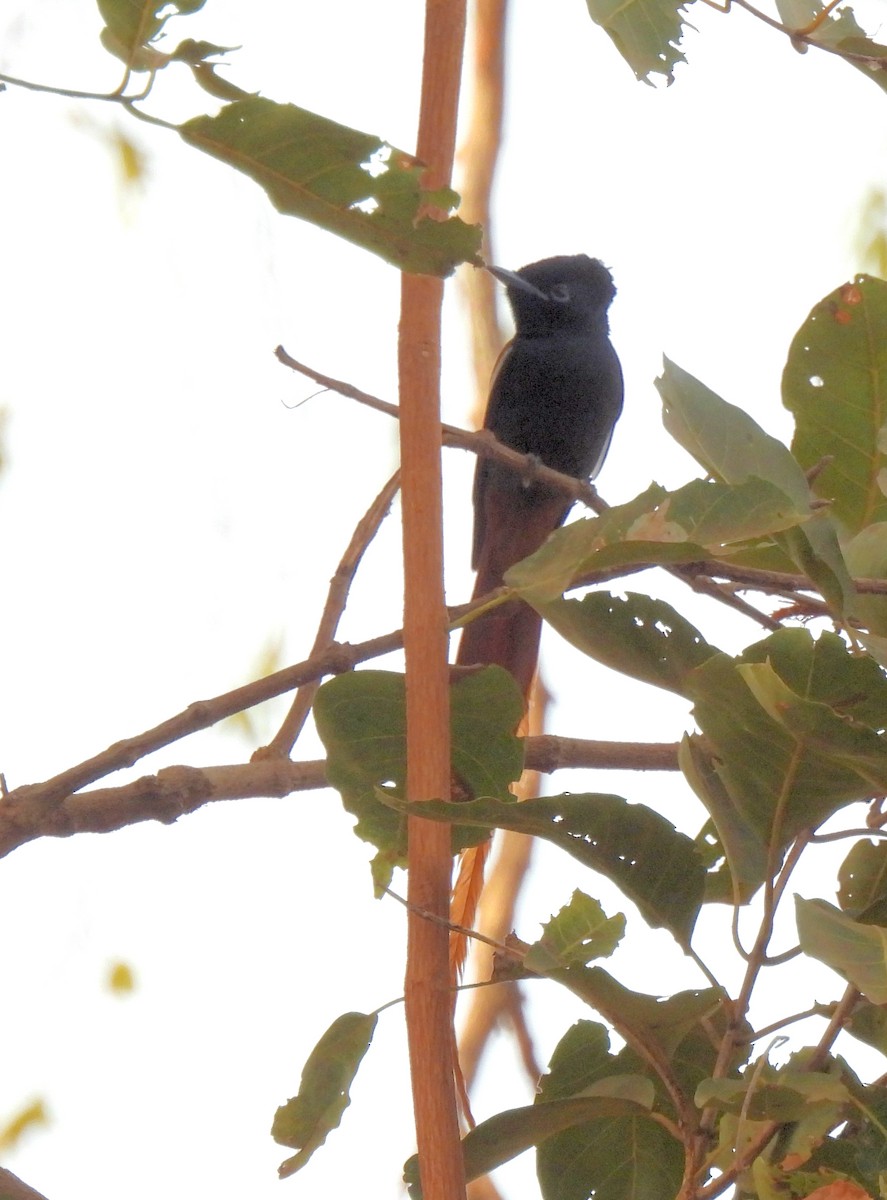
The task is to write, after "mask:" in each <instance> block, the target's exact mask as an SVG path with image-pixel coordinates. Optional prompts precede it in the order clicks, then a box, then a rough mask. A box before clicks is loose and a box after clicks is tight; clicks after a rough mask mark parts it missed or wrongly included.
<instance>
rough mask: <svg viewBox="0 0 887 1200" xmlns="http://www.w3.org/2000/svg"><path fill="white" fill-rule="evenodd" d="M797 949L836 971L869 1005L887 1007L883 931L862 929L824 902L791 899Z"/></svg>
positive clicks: (886, 956) (877, 927)
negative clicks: (858, 991)
mask: <svg viewBox="0 0 887 1200" xmlns="http://www.w3.org/2000/svg"><path fill="white" fill-rule="evenodd" d="M795 916H796V918H797V922H798V937H799V939H800V942H801V949H802V950H803V951H804V953H805V954H809V955H810V956H811V958H817V959H819V961H820V962H824V963H825V964H826V966H829V967H831V968H832V970H833V971H837V972H838V974H839V975H841V976H843V977H844V978H845V979H848V980H849V981H850V982H851V983H852V984H854V985H855V986H856V987H857V988H859V990H860V992H862V994H863V996H865V997H866V998H867V999H868V1000H871V1002H872V1003H873V1004H887V929H884V928H883V927H881V926H880V925H863V924H861V923H860V922H859V921H854V920H853V918H852V917H848V916H846V915H845V914H844V913H842V912H841V910H840V909H838V908H835V907H834V906H833V905H831V904H826V902H825V901H824V900H804V899H802V898H801V897H800V896H796V897H795Z"/></svg>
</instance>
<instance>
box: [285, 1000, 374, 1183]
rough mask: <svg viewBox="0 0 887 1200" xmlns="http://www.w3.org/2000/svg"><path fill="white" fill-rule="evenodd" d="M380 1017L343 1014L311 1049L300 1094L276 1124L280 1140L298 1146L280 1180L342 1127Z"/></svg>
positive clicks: (354, 1013)
mask: <svg viewBox="0 0 887 1200" xmlns="http://www.w3.org/2000/svg"><path fill="white" fill-rule="evenodd" d="M377 1020H378V1017H377V1016H376V1014H375V1013H370V1014H367V1013H357V1012H351V1013H344V1014H343V1015H342V1016H341V1017H336V1019H335V1021H333V1023H332V1025H330V1027H329V1029H327V1031H326V1033H325V1034H324V1035H323V1037H322V1038H321V1039H320V1041H319V1042H318V1043H317V1045H316V1046H315V1047H314V1049H313V1050H312V1051H311V1054H310V1055H309V1056H308V1061H307V1062H306V1063H305V1066H304V1068H303V1069H302V1082H301V1084H300V1086H299V1094H298V1096H294V1097H293V1098H292V1099H291V1100H287V1102H286V1104H283V1105H281V1107H280V1108H278V1110H277V1112H276V1114H275V1116H274V1123H273V1125H272V1127H271V1136H272V1137H273V1138H274V1140H275V1141H276V1142H278V1143H279V1144H280V1145H281V1146H289V1147H291V1148H292V1149H293V1150H298V1151H299V1153H298V1154H294V1155H293V1156H292V1157H291V1158H288V1159H286V1160H285V1161H284V1162H283V1163H281V1165H280V1167H279V1169H278V1174H279V1175H280V1178H281V1179H285V1178H286V1177H287V1176H288V1175H294V1174H295V1172H296V1171H298V1170H300V1169H301V1168H302V1167H304V1165H305V1163H306V1162H307V1161H308V1160H309V1158H310V1157H311V1155H312V1154H313V1153H314V1151H315V1150H317V1149H319V1147H320V1146H322V1145H323V1143H324V1142H325V1141H326V1138H327V1134H328V1133H330V1132H331V1130H333V1129H335V1128H336V1127H337V1126H338V1124H339V1122H340V1121H341V1119H342V1114H343V1112H344V1111H345V1109H346V1108H347V1107H348V1105H349V1104H350V1103H351V1097H350V1095H349V1088H350V1087H351V1083H352V1081H353V1080H354V1076H355V1075H356V1074H357V1068H358V1067H359V1066H360V1063H361V1060H362V1059H363V1056H364V1055H365V1054H366V1052H367V1050H368V1049H369V1047H370V1042H372V1040H373V1033H374V1032H375V1029H376V1021H377Z"/></svg>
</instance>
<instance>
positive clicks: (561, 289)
mask: <svg viewBox="0 0 887 1200" xmlns="http://www.w3.org/2000/svg"><path fill="white" fill-rule="evenodd" d="M548 294H549V296H550V297H551V299H552V300H557V302H558V304H566V303H567V302H568V301H569V299H570V289H569V288H568V287H567V285H566V284H565V283H556V284H555V285H554V287H553V288H552V289H551V291H550V292H549V293H548Z"/></svg>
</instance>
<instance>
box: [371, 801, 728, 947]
mask: <svg viewBox="0 0 887 1200" xmlns="http://www.w3.org/2000/svg"><path fill="white" fill-rule="evenodd" d="M391 803H392V804H393V805H395V806H396V807H397V808H398V809H399V810H400V811H404V804H403V802H402V801H400V800H397V799H395V798H392V800H391ZM410 812H411V813H413V814H415V815H416V816H421V817H427V818H429V819H430V820H432V821H447V822H453V821H458V822H459V824H460V825H478V826H480V827H481V828H484V829H491V828H498V829H513V830H514V831H515V832H517V833H526V834H530V835H532V836H534V837H544V838H545V839H546V840H547V841H550V842H553V843H554V845H556V846H559V847H560V848H561V849H562V850H566V851H567V853H569V854H572V855H573V857H574V858H577V859H578V860H579V861H580V862H581V863H583V864H584V865H585V866H587V867H591V868H592V870H594V871H598V872H599V873H600V874H601V875H603V876H605V878H607V879H610V880H612V882H613V883H615V884H616V886H617V887H618V888H619V889H620V890H621V891H622V892H623V894H624V895H625V896H627V897H628V898H629V899H630V900H632V901H633V902H634V903H635V904H636V905H637V907H638V909H639V911H640V913H641V916H642V917H643V918H644V920H645V921H647V922H648V924H650V925H652V926H653V927H654V928H665V929H668V930H669V932H670V933H671V934H672V935H673V936H674V937H675V938H676V939H677V940H678V942H679V943H680V944H681V945H682V946H686V945H688V943H689V939H690V934H691V933H692V930H693V923H694V922H695V920H696V915H697V913H698V912H699V906H700V904H701V902H702V895H703V890H704V887H705V872H704V869H703V867H702V864H701V863H700V861H699V859H698V857H697V855H696V848H695V846H694V844H693V842H692V841H691V840H690V838H688V837H686V836H685V835H684V834H682V833H678V831H677V830H676V829H675V827H674V826H673V825H672V824H670V823H669V822H668V821H666V820H665V818H664V817H661V816H659V814H658V813H655V812H653V810H652V809H649V808H645V807H644V805H643V804H629V803H628V802H627V801H626V800H623V799H622V797H621V796H611V795H601V794H587V795H582V794H575V795H574V794H570V793H568V794H566V795H563V796H541V797H538V798H536V799H533V800H524V801H522V802H521V803H520V804H509V803H503V802H502V801H499V800H486V799H482V800H472V801H468V802H462V803H454V804H447V803H444V802H442V801H439V800H429V801H425V802H422V803H418V804H415V805H414V806H413V807H411V808H410Z"/></svg>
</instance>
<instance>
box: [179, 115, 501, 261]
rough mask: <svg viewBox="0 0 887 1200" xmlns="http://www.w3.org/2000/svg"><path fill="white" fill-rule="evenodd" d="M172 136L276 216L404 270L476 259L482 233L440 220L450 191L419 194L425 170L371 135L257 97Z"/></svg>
mask: <svg viewBox="0 0 887 1200" xmlns="http://www.w3.org/2000/svg"><path fill="white" fill-rule="evenodd" d="M179 133H180V135H181V137H182V138H183V139H184V140H185V141H186V142H188V143H189V144H190V145H192V146H196V147H197V148H198V150H203V151H205V152H206V153H207V154H211V155H212V156H213V157H214V158H219V159H221V160H222V162H225V163H227V164H228V165H229V166H232V167H235V168H236V169H237V170H238V171H242V172H243V173H244V174H245V175H248V176H249V177H250V178H251V179H254V180H255V182H256V183H258V184H259V185H260V186H261V187H262V188H264V189H265V191H266V192H267V194H268V198H269V199H270V200H271V203H272V204H273V205H274V206H275V208H277V209H278V211H280V212H282V213H286V214H287V215H288V216H294V217H300V218H301V219H302V220H304V221H310V222H311V223H312V224H313V225H317V226H319V227H320V228H321V229H326V230H328V231H329V232H330V233H335V234H337V235H338V236H339V237H343V238H345V239H346V240H347V241H350V242H354V243H355V244H356V245H358V246H362V247H363V248H364V249H365V250H371V251H372V252H373V253H374V254H378V255H379V256H380V257H381V258H384V259H385V260H386V262H390V263H393V264H394V265H395V266H396V267H399V268H400V270H402V271H412V272H415V273H417V274H427V275H449V274H451V273H452V271H453V270H454V269H455V267H456V266H457V265H458V264H459V263H462V262H474V263H477V262H478V261H479V260H478V257H477V255H478V251H479V249H480V237H481V231H480V227H479V226H475V225H466V224H465V222H464V221H461V220H460V219H459V218H458V217H455V216H451V215H447V214H448V213H449V212H450V210H451V209H453V208H454V207H455V205H456V204H457V203H458V199H459V198H458V196H457V195H456V193H455V192H452V191H450V190H448V189H443V190H440V191H434V192H428V191H424V190H423V188H422V185H421V180H422V174H423V171H424V167H423V166H422V164H421V163H420V162H418V161H417V159H415V158H413V157H412V155H409V154H406V153H405V152H404V151H403V150H397V149H395V148H394V147H393V146H390V145H388V143H387V142H385V141H383V139H382V138H379V137H377V136H376V135H375V134H372V133H363V132H361V131H360V130H358V129H350V128H348V127H347V126H345V125H339V124H337V122H335V121H330V120H328V119H327V118H326V117H321V116H319V115H318V114H317V113H312V112H308V111H307V110H306V109H304V108H298V107H296V105H295V104H277V103H275V102H274V101H273V100H267V99H265V98H263V97H261V96H252V97H248V98H246V99H243V100H235V101H234V102H233V103H231V104H228V105H226V106H225V107H224V108H223V109H222V110H221V112H219V113H218V115H217V116H214V117H207V116H202V117H195V118H193V120H190V121H186V122H185V124H184V125H180V126H179ZM438 218H439V219H438Z"/></svg>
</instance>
